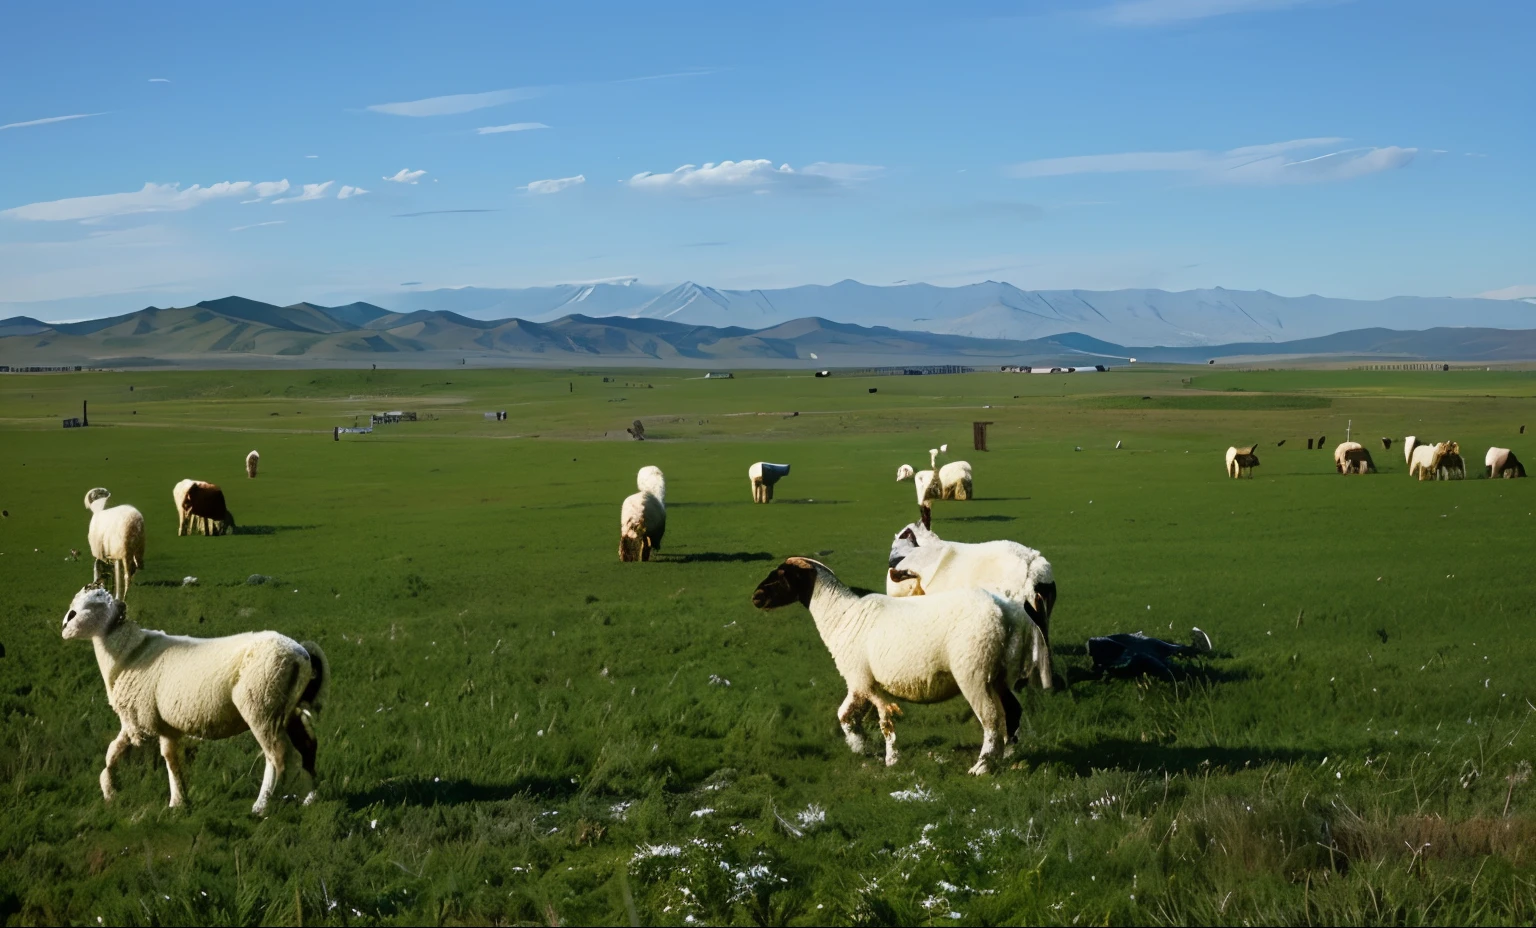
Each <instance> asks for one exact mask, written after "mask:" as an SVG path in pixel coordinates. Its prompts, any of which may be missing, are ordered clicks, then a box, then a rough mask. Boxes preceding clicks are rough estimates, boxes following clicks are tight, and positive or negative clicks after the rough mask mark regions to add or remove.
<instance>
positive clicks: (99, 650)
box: [64, 584, 331, 815]
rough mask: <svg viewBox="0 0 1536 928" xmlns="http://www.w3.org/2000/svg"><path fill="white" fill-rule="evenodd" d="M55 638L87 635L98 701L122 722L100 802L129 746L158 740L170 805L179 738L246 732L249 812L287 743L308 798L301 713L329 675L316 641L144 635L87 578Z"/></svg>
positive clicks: (310, 740) (310, 735)
mask: <svg viewBox="0 0 1536 928" xmlns="http://www.w3.org/2000/svg"><path fill="white" fill-rule="evenodd" d="M64 637H65V638H66V639H72V638H90V639H91V643H92V644H94V645H95V647H96V662H97V664H99V665H100V666H101V676H102V678H103V680H105V681H106V684H107V702H108V703H110V704H111V706H112V710H113V711H114V712H116V713H117V717H118V719H119V720H120V721H121V723H122V730H121V731H119V732H118V735H117V737H116V738H114V739H113V740H112V744H111V745H110V746H109V747H108V748H107V764H106V767H105V769H103V770H102V771H101V794H102V796H103V797H105V798H106V800H107V801H108V802H111V801H112V796H113V793H114V790H113V786H112V768H113V767H114V766H115V765H116V764H117V762H118V760H119V759H121V758H122V756H123V753H124V752H126V751H127V750H128V747H129V746H130V745H133V746H137V745H139V744H142V743H143V742H144V741H145V740H146V739H149V738H158V739H159V740H160V754H161V756H163V757H164V758H165V766H166V770H167V771H168V772H169V773H170V780H171V806H172V807H175V806H179V805H182V804H183V803H184V802H185V801H186V790H185V789H184V787H183V785H182V777H181V750H180V742H181V739H182V738H199V739H203V740H209V741H212V740H217V739H221V738H231V737H233V736H235V735H238V734H240V733H241V732H243V731H245V730H246V729H250V731H251V733H252V734H254V735H255V736H256V743H257V744H259V745H261V752H262V753H263V754H264V755H266V759H267V769H266V774H265V775H264V776H263V777H262V780H261V793H260V794H259V795H257V797H256V804H255V805H254V806H252V807H251V812H253V813H254V814H256V815H262V814H264V813H265V812H266V810H267V802H268V800H269V799H271V798H272V792H273V790H274V789H276V788H277V786H278V784H279V782H280V781H281V780H282V776H283V770H284V768H285V767H286V766H287V760H288V753H289V751H291V750H293V749H295V748H297V749H298V752H299V757H300V759H301V761H302V763H303V766H304V770H305V772H307V773H308V774H309V777H310V783H311V788H310V793H309V795H308V796H307V797H305V799H304V803H305V804H306V805H308V804H309V803H310V802H312V801H314V798H315V793H314V781H315V748H316V746H317V743H316V738H315V734H314V730H313V727H312V726H311V723H310V718H311V716H312V715H313V714H314V713H316V712H319V711H320V703H321V700H322V699H323V698H324V696H325V689H326V684H327V682H329V680H330V676H331V672H330V662H329V661H327V660H326V659H325V654H324V652H322V651H321V650H320V647H319V645H316V644H315V643H314V642H312V641H306V642H304V643H302V644H300V643H299V642H296V641H294V640H293V639H291V638H287V637H284V636H283V635H279V634H278V633H277V632H249V633H246V634H243V635H230V636H228V637H225V638H187V637H183V636H181V635H167V634H166V633H165V632H159V631H151V630H149V629H144V628H140V627H139V626H138V625H137V624H136V623H135V622H133V621H132V620H130V619H129V618H128V607H127V606H126V605H125V604H124V603H123V601H122V600H120V599H116V598H114V597H113V596H112V595H111V594H109V593H108V592H107V591H106V590H105V589H102V588H101V587H99V586H96V585H94V584H93V585H91V586H87V587H85V588H84V589H82V590H81V591H80V592H79V593H76V594H75V598H74V601H73V602H71V603H70V604H69V612H67V613H66V614H65V616H64Z"/></svg>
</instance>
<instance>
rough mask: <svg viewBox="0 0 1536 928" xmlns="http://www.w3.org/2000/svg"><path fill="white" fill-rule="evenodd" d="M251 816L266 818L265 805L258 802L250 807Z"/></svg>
mask: <svg viewBox="0 0 1536 928" xmlns="http://www.w3.org/2000/svg"><path fill="white" fill-rule="evenodd" d="M251 814H252V815H260V816H266V814H267V804H266V803H265V802H258V803H256V804H255V805H254V806H251Z"/></svg>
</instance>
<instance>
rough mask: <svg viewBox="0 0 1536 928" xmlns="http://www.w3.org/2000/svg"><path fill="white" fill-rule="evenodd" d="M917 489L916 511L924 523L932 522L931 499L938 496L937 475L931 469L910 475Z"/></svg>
mask: <svg viewBox="0 0 1536 928" xmlns="http://www.w3.org/2000/svg"><path fill="white" fill-rule="evenodd" d="M912 482H913V483H914V484H915V485H916V489H917V511H918V515H919V516H920V517H921V519H922V522H923V524H924V525H930V524H932V522H933V501H934V500H936V499H938V498H939V479H938V475H937V474H935V473H934V472H933V471H931V470H920V471H918V472H917V473H916V474H913V475H912Z"/></svg>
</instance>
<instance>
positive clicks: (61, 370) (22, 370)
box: [0, 364, 85, 374]
mask: <svg viewBox="0 0 1536 928" xmlns="http://www.w3.org/2000/svg"><path fill="white" fill-rule="evenodd" d="M81 370H85V368H83V367H81V366H80V365H78V364H76V365H75V366H74V367H10V366H8V365H4V364H0V374H67V373H73V372H75V371H81Z"/></svg>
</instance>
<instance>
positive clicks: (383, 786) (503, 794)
mask: <svg viewBox="0 0 1536 928" xmlns="http://www.w3.org/2000/svg"><path fill="white" fill-rule="evenodd" d="M577 789H578V787H577V785H576V784H575V783H572V782H571V780H570V778H569V777H540V776H529V777H522V778H520V779H518V780H514V781H512V782H511V783H475V782H473V781H471V780H437V779H427V778H425V777H401V778H399V779H395V780H386V781H385V782H383V783H380V784H379V785H378V786H375V787H374V788H373V789H370V790H364V791H363V792H360V793H353V794H351V795H349V796H348V797H347V807H348V808H350V809H351V810H352V811H354V812H356V811H358V810H360V809H366V808H368V807H369V806H372V805H376V804H378V803H383V804H384V805H387V806H398V805H408V806H458V805H464V804H465V803H470V802H503V801H505V800H508V799H516V798H517V797H518V796H537V797H539V798H541V799H561V798H564V797H566V796H570V795H572V794H574V793H575V792H576V791H577Z"/></svg>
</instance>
